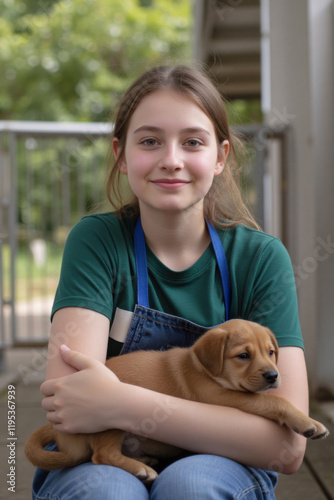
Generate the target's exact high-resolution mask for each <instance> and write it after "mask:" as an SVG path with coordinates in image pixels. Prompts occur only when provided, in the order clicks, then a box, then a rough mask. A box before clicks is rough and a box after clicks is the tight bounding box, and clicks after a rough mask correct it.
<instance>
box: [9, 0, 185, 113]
mask: <svg viewBox="0 0 334 500" xmlns="http://www.w3.org/2000/svg"><path fill="white" fill-rule="evenodd" d="M0 16H1V17H0V37H1V39H2V49H1V54H0V71H1V75H2V78H1V80H2V81H1V84H0V85H1V87H0V119H24V120H58V121H64V120H77V121H101V120H108V119H109V117H110V112H112V111H113V109H114V107H115V105H116V103H117V101H118V99H119V96H120V95H121V94H122V93H123V91H124V90H125V88H126V87H127V86H128V85H129V83H130V82H131V81H132V80H133V79H134V78H135V77H136V76H138V75H139V74H140V73H142V72H143V70H145V69H147V68H148V67H151V66H153V65H155V64H162V63H173V62H175V61H183V60H188V59H189V56H190V31H191V29H190V28H191V27H190V24H191V17H192V13H191V0H155V1H154V0H112V1H110V0H85V2H82V0H59V1H52V0H47V1H46V0H29V1H23V0H3V4H2V6H1V7H0Z"/></svg>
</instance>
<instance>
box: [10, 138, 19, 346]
mask: <svg viewBox="0 0 334 500" xmlns="http://www.w3.org/2000/svg"><path fill="white" fill-rule="evenodd" d="M8 145H9V175H10V191H9V210H8V228H9V248H10V298H9V305H10V316H11V321H10V323H11V325H10V331H11V340H12V343H15V340H16V314H15V297H16V281H15V278H16V273H15V268H16V266H15V261H16V252H17V206H18V205H17V202H18V200H17V162H16V153H17V149H16V148H17V138H16V135H15V133H13V132H9V134H8Z"/></svg>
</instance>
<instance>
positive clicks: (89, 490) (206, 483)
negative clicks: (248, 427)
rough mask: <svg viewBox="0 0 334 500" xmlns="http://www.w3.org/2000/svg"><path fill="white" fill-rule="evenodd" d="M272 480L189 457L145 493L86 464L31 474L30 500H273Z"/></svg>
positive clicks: (126, 478)
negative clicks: (31, 491)
mask: <svg viewBox="0 0 334 500" xmlns="http://www.w3.org/2000/svg"><path fill="white" fill-rule="evenodd" d="M276 483H277V474H276V473H275V472H268V471H264V470H261V469H253V468H252V467H245V466H243V465H241V464H239V463H237V462H234V461H233V460H230V459H228V458H223V457H218V456H215V455H191V456H188V457H186V458H182V459H180V460H177V461H176V462H174V463H173V464H171V465H169V466H168V467H166V468H165V469H164V470H163V471H162V472H161V473H160V475H159V476H158V479H156V480H155V482H154V483H153V485H152V487H151V489H150V490H149V489H147V488H146V486H145V485H144V484H143V483H142V482H141V481H140V480H139V479H137V478H136V477H134V476H132V475H131V474H129V473H128V472H125V471H124V470H122V469H118V468H116V467H112V466H110V465H94V464H93V463H92V462H87V463H84V464H81V465H78V466H77V467H70V468H67V469H60V470H57V471H52V472H47V471H42V470H40V469H37V471H36V474H35V478H34V483H33V500H46V499H47V500H93V499H97V500H149V499H152V500H194V499H198V500H225V499H226V500H227V499H229V500H235V499H243V500H260V499H261V500H274V499H275V495H274V488H275V486H276Z"/></svg>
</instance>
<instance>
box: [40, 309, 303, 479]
mask: <svg viewBox="0 0 334 500" xmlns="http://www.w3.org/2000/svg"><path fill="white" fill-rule="evenodd" d="M70 309H72V308H70ZM73 309H74V311H73V310H72V312H69V311H68V312H69V316H67V315H66V313H61V311H65V309H64V310H60V311H59V312H57V313H56V315H55V318H54V322H53V325H54V326H53V328H52V334H51V338H50V350H51V349H52V347H51V346H52V345H53V343H54V339H58V340H57V341H56V344H58V345H59V340H60V339H61V343H67V344H68V345H69V347H71V348H72V349H76V350H78V351H80V353H84V354H85V353H86V354H87V356H88V357H87V356H83V355H82V354H80V353H79V352H76V351H71V350H70V351H66V350H65V351H62V352H61V351H60V350H59V347H58V345H56V347H57V349H58V355H56V356H54V357H52V358H51V357H50V360H49V363H48V370H47V379H49V380H47V381H46V382H44V384H42V387H41V390H42V392H43V394H44V395H45V396H46V398H45V399H44V400H43V403H42V405H43V407H44V409H46V410H47V411H48V419H49V420H50V421H51V422H53V423H54V427H55V429H57V430H59V431H62V432H70V433H77V432H98V431H101V430H105V429H108V428H121V429H124V430H126V431H130V432H134V433H137V434H140V435H144V436H147V437H149V438H152V439H156V440H158V441H163V442H166V443H170V444H173V445H176V446H179V447H181V448H185V449H187V450H190V451H193V452H197V453H210V454H217V455H221V456H226V457H228V458H231V459H233V460H236V461H239V462H242V463H245V464H247V465H250V466H253V467H259V468H264V469H273V470H278V471H279V472H282V473H286V474H290V473H293V472H295V471H296V470H297V469H298V467H299V465H300V464H301V462H302V459H303V456H304V451H305V441H306V440H305V438H303V437H300V436H298V435H297V434H295V433H294V432H292V431H290V430H288V429H286V428H284V427H281V426H279V425H278V424H276V423H274V422H272V421H269V420H267V419H264V418H261V417H257V416H254V415H249V414H246V413H243V412H241V411H239V410H236V409H233V408H226V407H221V406H214V405H206V404H202V403H197V402H193V401H185V400H180V399H177V398H172V397H168V396H165V395H163V394H159V393H156V392H153V391H149V390H147V389H143V388H141V387H136V386H132V385H129V384H124V383H121V382H120V381H119V380H118V379H117V377H116V376H115V375H114V374H113V373H112V372H110V370H108V369H107V368H106V367H105V366H104V361H105V352H106V343H107V337H108V335H107V332H108V328H109V321H108V319H107V318H105V319H104V317H103V316H101V315H99V314H98V313H93V312H91V311H89V312H87V311H84V310H83V311H84V312H85V314H84V313H83V312H81V313H79V318H80V320H77V318H76V321H74V322H73V312H75V313H77V312H78V311H75V309H76V308H73ZM79 311H80V310H79ZM81 311H82V310H81ZM85 315H86V316H85ZM56 316H57V318H56ZM67 320H68V321H67ZM66 323H67V333H68V338H67V339H66V338H64V335H63V336H62V335H57V331H58V332H65V330H66V329H65V326H66ZM69 323H75V324H77V325H78V329H79V330H77V331H78V334H77V335H73V333H72V334H71V335H70V334H69V332H71V331H72V326H69ZM57 325H58V328H56V326H57ZM73 331H75V328H74V330H73ZM92 338H93V339H94V340H93V341H92V340H91V339H92ZM95 339H96V342H97V344H95ZM102 339H103V340H102ZM68 365H70V366H68ZM76 370H79V371H78V372H77V373H75V374H72V375H70V376H66V374H68V373H69V372H74V371H76ZM279 370H280V372H281V375H282V386H281V388H280V389H278V390H276V391H272V392H273V394H277V395H282V396H284V397H286V398H287V399H289V400H290V401H291V402H292V403H293V404H295V405H296V406H297V407H298V408H299V409H300V410H302V411H304V412H307V408H308V391H307V378H306V370H305V362H304V355H303V351H302V350H301V349H299V348H295V347H285V348H282V349H281V350H280V360H279ZM62 375H65V376H62ZM54 377H60V378H58V379H57V380H53V378H54Z"/></svg>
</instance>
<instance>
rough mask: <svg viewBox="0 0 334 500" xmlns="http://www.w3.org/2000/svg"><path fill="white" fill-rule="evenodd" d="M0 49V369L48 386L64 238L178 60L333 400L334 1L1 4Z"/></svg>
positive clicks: (322, 395) (319, 390) (319, 387)
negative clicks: (156, 70) (153, 85)
mask: <svg viewBox="0 0 334 500" xmlns="http://www.w3.org/2000/svg"><path fill="white" fill-rule="evenodd" d="M0 37H1V45H0V75H1V78H0V330H1V334H0V373H1V374H2V375H3V376H4V377H6V376H8V375H10V376H12V375H13V373H15V376H16V377H17V379H18V380H19V381H20V382H21V383H23V384H24V385H29V383H30V382H33V381H34V380H39V379H40V378H42V377H43V374H44V369H45V363H46V349H45V346H46V343H47V338H48V333H49V314H50V310H51V305H52V301H53V296H54V293H55V290H56V287H57V282H58V277H59V271H60V265H61V257H62V252H63V247H64V243H65V240H66V237H67V234H68V232H69V230H70V228H71V227H72V226H73V225H74V224H75V223H76V222H77V221H78V220H79V219H80V217H82V216H83V215H85V214H87V213H91V212H94V211H101V210H108V207H107V205H106V204H105V199H106V196H105V188H104V186H105V172H106V165H107V161H106V158H107V156H108V148H109V138H110V132H111V130H112V119H113V113H114V110H115V107H116V106H117V103H118V100H119V98H120V96H121V95H122V94H123V92H124V90H125V89H126V88H127V87H128V85H129V84H130V83H131V82H132V81H133V80H134V79H135V78H136V77H137V76H139V75H140V74H141V73H143V72H144V71H145V70H147V69H149V68H150V67H152V66H154V65H158V64H179V63H184V64H189V65H197V66H199V67H201V68H202V69H203V70H204V71H206V72H207V73H208V75H209V77H210V78H212V80H213V81H214V82H215V83H216V84H217V85H218V88H219V90H220V91H221V94H222V96H223V97H224V99H225V101H226V106H227V110H228V115H229V119H230V123H231V125H232V126H233V128H234V129H235V130H236V132H238V133H239V134H240V135H241V136H242V138H243V139H244V141H245V144H246V150H247V154H246V158H245V162H244V165H243V169H242V174H241V176H242V189H243V192H244V196H245V199H246V200H247V203H248V205H249V207H250V208H251V209H252V210H253V212H254V213H255V215H256V218H257V220H258V222H259V223H260V225H261V227H262V228H263V229H264V230H265V231H266V232H268V233H270V234H273V235H274V236H277V237H279V238H280V239H281V240H282V241H283V243H284V244H285V246H286V247H287V249H288V251H289V253H290V256H291V259H292V262H293V266H294V270H295V278H296V286H297V293H298V299H299V306H300V320H301V325H302V331H303V334H304V341H305V354H306V361H307V366H308V373H309V382H310V389H311V395H312V397H315V398H317V399H318V400H319V399H320V400H322V401H329V402H330V401H331V400H333V394H334V369H333V362H332V358H333V352H334V335H333V319H334V317H333V304H334V286H333V279H334V223H333V220H334V197H333V191H334V168H333V158H334V137H333V130H334V1H333V0H225V1H224V0H112V1H110V0H85V1H84V2H83V1H82V0H25V1H23V0H1V2H0ZM272 300H273V302H274V301H275V300H278V299H277V298H276V297H272ZM5 380H7V379H6V378H5ZM8 380H9V379H8ZM26 394H27V393H26ZM22 397H23V396H22ZM326 404H327V403H326ZM329 405H330V403H329ZM329 407H330V406H329ZM332 458H333V459H334V457H332ZM333 463H334V462H333ZM286 498H289V500H290V498H292V496H290V497H286ZM299 498H302V497H299ZM303 498H306V497H303ZM310 498H311V497H310ZM313 498H323V497H320V496H319V497H315V496H314V497H312V499H313ZM326 498H333V497H331V496H327V497H326Z"/></svg>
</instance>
